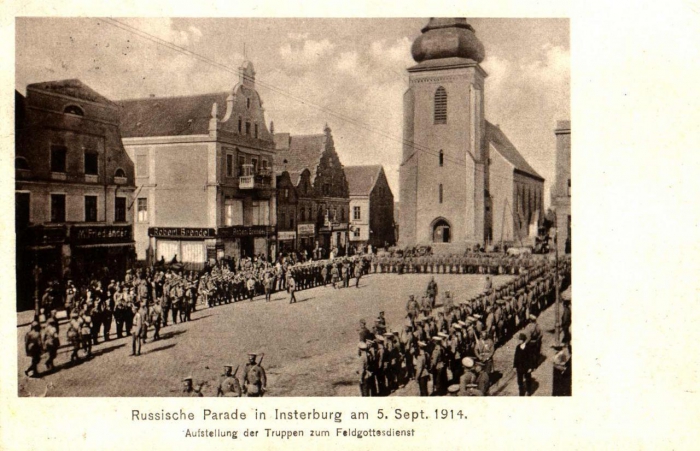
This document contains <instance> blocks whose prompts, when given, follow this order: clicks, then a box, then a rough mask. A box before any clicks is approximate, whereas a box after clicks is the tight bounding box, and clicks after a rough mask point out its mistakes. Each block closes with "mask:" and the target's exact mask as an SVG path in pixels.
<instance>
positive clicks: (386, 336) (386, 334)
mask: <svg viewBox="0 0 700 451" xmlns="http://www.w3.org/2000/svg"><path fill="white" fill-rule="evenodd" d="M384 337H385V338H394V334H393V333H391V332H385V333H384Z"/></svg>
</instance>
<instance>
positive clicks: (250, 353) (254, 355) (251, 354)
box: [248, 352, 258, 357]
mask: <svg viewBox="0 0 700 451" xmlns="http://www.w3.org/2000/svg"><path fill="white" fill-rule="evenodd" d="M257 356H258V354H256V353H255V352H249V353H248V357H257Z"/></svg>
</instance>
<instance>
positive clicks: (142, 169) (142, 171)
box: [136, 155, 148, 177]
mask: <svg viewBox="0 0 700 451" xmlns="http://www.w3.org/2000/svg"><path fill="white" fill-rule="evenodd" d="M136 177H148V155H136Z"/></svg>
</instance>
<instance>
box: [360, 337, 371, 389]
mask: <svg viewBox="0 0 700 451" xmlns="http://www.w3.org/2000/svg"><path fill="white" fill-rule="evenodd" d="M358 353H359V356H360V364H359V368H358V369H357V374H359V375H360V396H364V397H366V396H370V394H371V392H372V390H371V385H372V384H373V383H374V381H373V372H372V361H371V359H370V357H369V355H368V353H367V343H366V342H364V341H360V343H359V344H358Z"/></svg>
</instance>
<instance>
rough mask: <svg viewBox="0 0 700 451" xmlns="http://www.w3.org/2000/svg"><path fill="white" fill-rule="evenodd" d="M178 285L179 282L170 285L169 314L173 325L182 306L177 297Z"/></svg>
mask: <svg viewBox="0 0 700 451" xmlns="http://www.w3.org/2000/svg"><path fill="white" fill-rule="evenodd" d="M178 285H179V282H175V283H173V284H171V285H170V299H171V300H172V302H171V304H170V312H171V313H172V319H173V325H175V324H177V318H178V316H179V313H180V308H181V306H182V300H181V299H180V297H179V296H178V289H177V288H178ZM127 326H128V324H127ZM127 329H128V327H127Z"/></svg>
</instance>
